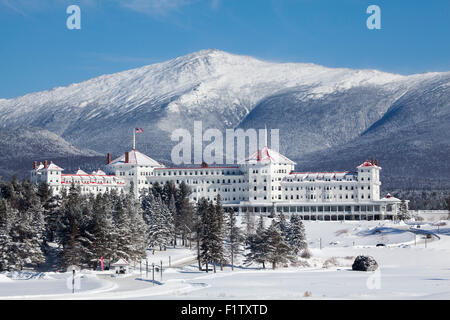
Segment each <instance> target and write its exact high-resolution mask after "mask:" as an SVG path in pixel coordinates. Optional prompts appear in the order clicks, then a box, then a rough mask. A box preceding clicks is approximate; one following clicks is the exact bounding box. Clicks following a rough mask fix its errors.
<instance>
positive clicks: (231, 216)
mask: <svg viewBox="0 0 450 320" xmlns="http://www.w3.org/2000/svg"><path fill="white" fill-rule="evenodd" d="M227 217H228V219H227V223H226V225H227V228H226V231H227V237H226V239H227V249H228V254H229V257H230V260H231V270H234V261H235V257H236V256H237V255H238V254H240V253H241V252H242V250H241V245H242V242H243V240H244V236H243V234H242V231H241V229H240V228H239V227H238V226H237V225H236V214H235V212H234V210H233V209H228V216H227Z"/></svg>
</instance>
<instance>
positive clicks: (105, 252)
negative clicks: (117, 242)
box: [89, 194, 115, 262]
mask: <svg viewBox="0 0 450 320" xmlns="http://www.w3.org/2000/svg"><path fill="white" fill-rule="evenodd" d="M109 200H110V198H109V195H108V194H103V195H102V194H98V195H97V196H96V197H95V199H94V200H93V205H92V211H93V214H92V220H91V223H90V226H89V232H90V233H91V234H92V236H93V238H92V253H93V257H94V258H95V259H101V258H102V257H103V258H104V259H106V260H108V261H109V262H111V260H112V259H113V257H114V251H113V247H112V245H111V244H112V243H113V235H114V228H115V227H114V221H113V214H112V212H113V210H112V205H111V203H110V202H109Z"/></svg>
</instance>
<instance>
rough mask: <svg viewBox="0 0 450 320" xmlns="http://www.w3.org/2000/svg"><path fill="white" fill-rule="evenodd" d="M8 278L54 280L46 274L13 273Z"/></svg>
mask: <svg viewBox="0 0 450 320" xmlns="http://www.w3.org/2000/svg"><path fill="white" fill-rule="evenodd" d="M6 276H7V277H8V278H10V279H12V280H54V278H52V277H51V276H49V275H48V274H46V273H44V272H29V271H12V272H9V273H8V274H7V275H6Z"/></svg>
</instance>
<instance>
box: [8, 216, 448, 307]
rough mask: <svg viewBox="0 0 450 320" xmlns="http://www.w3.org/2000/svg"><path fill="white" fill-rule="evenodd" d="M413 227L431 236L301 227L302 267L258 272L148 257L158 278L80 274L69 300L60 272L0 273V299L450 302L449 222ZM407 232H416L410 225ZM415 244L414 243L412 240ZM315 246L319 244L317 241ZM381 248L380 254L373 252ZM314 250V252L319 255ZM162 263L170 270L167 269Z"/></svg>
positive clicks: (367, 226) (175, 255) (187, 254)
mask: <svg viewBox="0 0 450 320" xmlns="http://www.w3.org/2000/svg"><path fill="white" fill-rule="evenodd" d="M446 223H447V225H445V226H440V227H439V230H438V227H437V226H436V225H433V224H431V223H429V224H424V225H421V227H420V229H419V230H421V232H424V231H425V232H426V231H427V230H428V231H432V232H435V233H436V234H437V235H438V236H439V238H440V239H438V238H437V237H433V239H427V240H426V243H425V239H424V235H423V234H417V235H416V234H415V233H414V232H412V231H411V230H409V228H410V227H411V226H409V225H406V224H404V223H400V224H398V223H397V224H395V223H392V222H380V221H370V222H369V221H354V222H348V221H346V222H344V223H340V222H328V221H327V222H325V221H321V222H318V221H317V222H316V221H314V222H313V221H305V227H306V231H307V237H308V241H309V242H310V244H309V247H310V251H311V252H312V255H313V256H312V257H311V258H310V259H307V260H304V259H303V260H302V261H303V262H304V263H303V265H302V266H296V267H294V266H289V267H285V268H279V269H276V270H271V269H266V270H262V269H260V268H259V266H251V267H248V268H244V267H243V266H238V267H236V268H235V270H234V271H231V268H230V267H229V266H226V267H225V268H224V270H223V271H220V268H218V271H217V273H216V274H213V273H212V272H210V273H205V272H199V271H198V269H197V264H196V261H195V256H196V252H195V251H190V250H189V249H182V248H176V249H168V250H167V251H165V252H159V251H156V252H155V254H154V255H153V254H152V252H149V255H148V258H149V259H148V260H149V265H150V266H151V264H152V262H153V263H155V264H160V261H161V260H162V261H163V269H164V271H163V274H162V279H161V275H160V273H158V272H155V282H152V272H151V268H150V267H149V273H148V278H147V274H146V272H145V263H143V264H142V265H141V268H142V269H141V270H142V272H141V271H140V266H139V264H137V265H136V267H135V270H134V272H133V273H132V274H129V275H126V276H120V277H115V276H111V274H110V273H109V271H105V272H94V271H88V270H84V271H82V272H81V273H80V278H77V280H76V287H77V288H76V289H75V293H74V294H72V286H71V283H72V282H71V280H72V276H71V275H70V274H67V273H54V272H46V273H31V272H30V273H27V272H23V273H8V272H2V273H0V298H1V299H202V300H204V299H450V223H449V222H448V221H446ZM414 227H416V226H415V225H414ZM415 237H416V238H415ZM320 239H321V240H320ZM379 243H383V244H385V245H386V246H385V247H376V244H379ZM320 246H322V249H321V248H320ZM359 254H367V255H371V256H373V257H374V258H375V260H376V261H377V262H378V264H379V266H380V268H379V269H378V270H377V271H375V272H357V271H352V270H351V265H352V263H353V261H354V258H355V257H356V256H357V255H359ZM169 256H170V259H171V261H170V262H171V267H170V268H169V260H168V259H169Z"/></svg>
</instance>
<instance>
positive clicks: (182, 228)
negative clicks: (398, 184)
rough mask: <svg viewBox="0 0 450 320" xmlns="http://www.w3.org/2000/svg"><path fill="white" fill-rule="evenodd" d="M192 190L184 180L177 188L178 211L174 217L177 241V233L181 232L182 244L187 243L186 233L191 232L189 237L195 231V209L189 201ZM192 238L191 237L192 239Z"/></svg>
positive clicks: (176, 203)
mask: <svg viewBox="0 0 450 320" xmlns="http://www.w3.org/2000/svg"><path fill="white" fill-rule="evenodd" d="M190 194H191V190H190V188H189V186H188V185H187V184H186V183H185V182H184V181H182V182H181V183H180V186H179V187H178V189H177V193H176V197H175V205H176V207H177V212H176V215H175V217H174V225H175V238H174V240H175V243H176V234H181V239H182V245H183V246H184V245H186V235H188V234H189V238H190V237H191V234H192V233H193V231H195V230H194V229H195V223H194V221H195V210H194V207H193V205H192V204H191V202H190V201H189V195H190ZM190 240H191V239H190Z"/></svg>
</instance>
